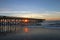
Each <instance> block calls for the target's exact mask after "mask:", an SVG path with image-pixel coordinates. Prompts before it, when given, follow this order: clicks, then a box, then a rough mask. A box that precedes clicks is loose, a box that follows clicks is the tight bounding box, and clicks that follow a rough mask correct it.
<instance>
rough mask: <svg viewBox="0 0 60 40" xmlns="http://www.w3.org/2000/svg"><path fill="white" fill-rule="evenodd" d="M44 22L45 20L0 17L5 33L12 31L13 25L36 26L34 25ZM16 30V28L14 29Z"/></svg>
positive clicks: (0, 26) (0, 23) (0, 24)
mask: <svg viewBox="0 0 60 40" xmlns="http://www.w3.org/2000/svg"><path fill="white" fill-rule="evenodd" d="M44 20H45V19H35V18H24V17H10V16H0V29H1V28H2V30H3V29H4V30H5V31H6V30H11V26H12V25H34V24H37V23H40V22H43V21H44ZM3 26H4V28H3ZM7 26H8V27H7ZM6 27H7V28H6ZM14 28H15V30H16V27H14Z"/></svg>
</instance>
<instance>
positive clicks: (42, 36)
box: [0, 28, 60, 40]
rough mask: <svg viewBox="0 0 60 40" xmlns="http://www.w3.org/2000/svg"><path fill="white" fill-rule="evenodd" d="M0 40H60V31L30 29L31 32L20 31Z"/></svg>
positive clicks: (0, 37) (1, 37)
mask: <svg viewBox="0 0 60 40" xmlns="http://www.w3.org/2000/svg"><path fill="white" fill-rule="evenodd" d="M0 40H60V30H59V29H58V30H57V29H47V28H29V32H24V31H23V30H22V31H18V32H16V33H10V34H8V35H5V36H0Z"/></svg>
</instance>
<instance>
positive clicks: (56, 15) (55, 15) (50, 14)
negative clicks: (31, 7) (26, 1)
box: [0, 11, 60, 19]
mask: <svg viewBox="0 0 60 40" xmlns="http://www.w3.org/2000/svg"><path fill="white" fill-rule="evenodd" d="M0 15H8V16H18V17H28V18H44V19H60V12H57V11H45V12H44V13H34V12H32V11H0Z"/></svg>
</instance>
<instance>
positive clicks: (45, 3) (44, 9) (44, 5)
mask: <svg viewBox="0 0 60 40" xmlns="http://www.w3.org/2000/svg"><path fill="white" fill-rule="evenodd" d="M0 15H4V16H17V17H28V18H39V19H41V18H42V19H46V20H60V0H0Z"/></svg>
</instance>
